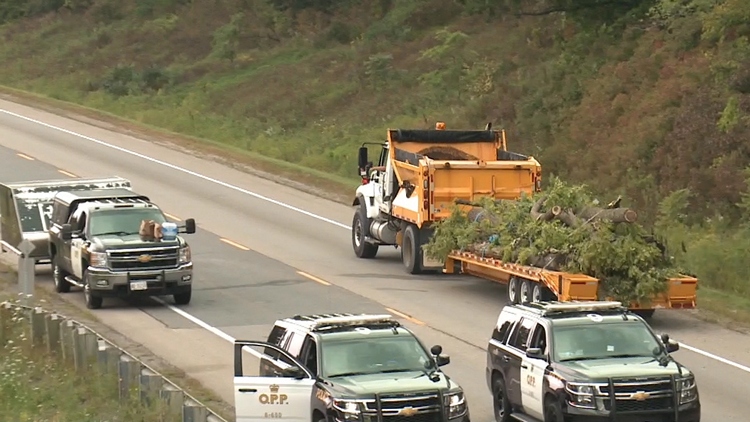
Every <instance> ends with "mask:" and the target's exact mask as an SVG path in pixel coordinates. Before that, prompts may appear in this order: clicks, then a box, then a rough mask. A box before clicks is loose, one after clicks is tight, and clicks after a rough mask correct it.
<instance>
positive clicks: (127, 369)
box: [118, 354, 141, 401]
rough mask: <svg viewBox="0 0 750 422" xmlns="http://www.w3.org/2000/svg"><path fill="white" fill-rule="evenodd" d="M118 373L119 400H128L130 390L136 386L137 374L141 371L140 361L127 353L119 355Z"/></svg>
mask: <svg viewBox="0 0 750 422" xmlns="http://www.w3.org/2000/svg"><path fill="white" fill-rule="evenodd" d="M118 368H119V369H118V375H119V380H120V400H121V401H128V400H130V391H131V389H132V388H133V387H138V376H139V375H140V373H141V363H140V362H138V361H137V360H133V358H131V357H130V356H128V355H125V354H123V355H122V356H120V361H119V367H118Z"/></svg>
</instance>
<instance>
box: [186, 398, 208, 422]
mask: <svg viewBox="0 0 750 422" xmlns="http://www.w3.org/2000/svg"><path fill="white" fill-rule="evenodd" d="M206 419H208V409H206V408H205V406H201V405H200V404H198V403H196V402H194V401H192V400H185V404H184V405H183V406H182V421H183V422H206Z"/></svg>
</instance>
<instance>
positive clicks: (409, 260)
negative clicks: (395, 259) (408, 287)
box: [401, 224, 423, 274]
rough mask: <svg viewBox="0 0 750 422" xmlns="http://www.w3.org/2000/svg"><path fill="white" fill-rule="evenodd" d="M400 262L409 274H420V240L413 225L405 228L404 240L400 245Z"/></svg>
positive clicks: (417, 230) (417, 231) (418, 233)
mask: <svg viewBox="0 0 750 422" xmlns="http://www.w3.org/2000/svg"><path fill="white" fill-rule="evenodd" d="M401 261H402V262H403V263H404V266H405V267H406V271H408V272H409V274H421V273H422V271H423V269H422V239H421V236H420V232H419V229H418V228H417V226H415V225H413V224H409V225H408V226H406V230H404V240H403V242H402V244H401Z"/></svg>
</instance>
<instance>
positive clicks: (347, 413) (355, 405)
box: [333, 400, 362, 421]
mask: <svg viewBox="0 0 750 422" xmlns="http://www.w3.org/2000/svg"><path fill="white" fill-rule="evenodd" d="M333 408H334V409H336V410H338V411H339V412H340V413H341V417H342V418H343V419H342V420H344V421H359V420H360V417H359V416H360V414H361V413H362V404H361V403H359V402H356V401H353V400H334V401H333Z"/></svg>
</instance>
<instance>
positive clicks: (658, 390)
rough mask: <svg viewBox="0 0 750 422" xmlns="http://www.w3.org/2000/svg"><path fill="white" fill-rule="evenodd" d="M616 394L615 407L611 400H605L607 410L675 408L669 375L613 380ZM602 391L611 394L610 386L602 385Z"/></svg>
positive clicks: (634, 410)
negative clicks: (613, 407)
mask: <svg viewBox="0 0 750 422" xmlns="http://www.w3.org/2000/svg"><path fill="white" fill-rule="evenodd" d="M612 385H613V387H614V394H615V409H612V402H611V400H606V399H605V401H604V407H605V408H606V409H607V410H610V411H611V410H614V411H615V412H617V413H621V412H648V411H666V410H671V409H674V394H675V392H674V385H673V383H672V379H671V378H669V377H660V378H647V379H643V380H634V379H618V380H612ZM600 389H601V392H602V393H603V394H604V395H606V396H610V387H609V386H601V387H600Z"/></svg>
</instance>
